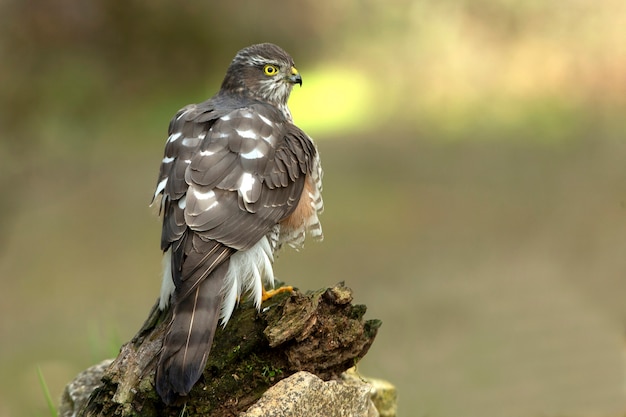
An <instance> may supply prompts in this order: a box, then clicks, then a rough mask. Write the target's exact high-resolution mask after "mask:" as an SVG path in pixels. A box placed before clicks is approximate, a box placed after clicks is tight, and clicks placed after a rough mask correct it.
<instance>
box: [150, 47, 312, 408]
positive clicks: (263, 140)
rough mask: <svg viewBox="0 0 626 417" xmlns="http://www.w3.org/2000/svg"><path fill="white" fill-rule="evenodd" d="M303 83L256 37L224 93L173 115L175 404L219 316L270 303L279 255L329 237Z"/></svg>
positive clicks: (277, 51)
mask: <svg viewBox="0 0 626 417" xmlns="http://www.w3.org/2000/svg"><path fill="white" fill-rule="evenodd" d="M295 84H299V85H302V78H301V76H300V74H299V73H298V71H297V70H296V67H295V66H294V62H293V59H292V58H291V56H289V54H288V53H287V52H285V51H284V50H283V49H281V48H280V47H278V46H276V45H273V44H269V43H264V44H258V45H252V46H249V47H247V48H244V49H242V50H241V51H239V52H238V53H237V54H236V55H235V57H234V59H233V60H232V62H231V64H230V66H229V67H228V69H227V71H226V75H225V77H224V81H223V82H222V85H221V88H220V90H219V92H218V93H217V94H215V95H214V96H213V97H211V98H210V99H208V100H207V101H204V102H202V103H199V104H191V105H188V106H186V107H184V108H182V109H181V110H180V111H179V112H178V113H177V114H176V115H175V116H174V118H173V119H172V120H171V122H170V125H169V132H168V133H169V137H168V139H167V142H166V145H165V154H164V157H163V160H162V161H161V167H160V173H159V178H158V181H157V186H156V191H155V193H154V200H153V203H154V204H159V207H160V213H161V214H162V216H163V228H162V234H161V249H162V250H163V252H164V261H163V263H164V272H163V283H162V287H161V296H160V301H159V307H160V308H161V309H162V310H164V309H166V308H171V309H172V314H171V321H170V322H169V325H168V328H167V333H166V336H165V339H164V342H163V348H162V350H161V352H160V356H159V359H158V364H157V371H156V389H157V392H158V393H159V395H160V397H161V398H162V400H163V401H164V402H165V403H166V404H172V403H174V402H175V401H176V400H177V399H178V398H179V397H181V396H185V395H187V394H188V393H189V391H191V388H192V387H193V386H194V384H195V383H196V382H197V381H198V379H199V378H200V376H201V375H202V372H203V370H204V366H205V365H206V360H207V356H208V354H209V351H210V349H211V343H212V341H213V336H214V334H215V330H216V328H217V325H218V321H219V320H220V319H221V323H222V324H223V325H226V323H227V322H228V319H229V318H230V316H231V313H232V312H233V309H234V308H235V306H236V305H237V303H238V301H239V299H240V297H241V296H242V295H245V294H248V295H249V297H250V298H251V299H252V301H253V302H254V304H255V305H256V307H257V308H259V307H260V305H261V302H262V300H264V299H266V298H269V296H271V295H272V291H267V292H266V291H265V287H264V285H265V284H269V285H270V286H272V287H273V282H274V274H273V270H272V263H273V261H274V254H275V253H276V251H277V250H279V249H280V248H281V246H283V245H289V246H293V247H299V246H301V245H302V243H303V241H304V239H305V236H307V235H309V236H311V237H313V238H317V239H321V238H322V228H321V225H320V222H319V219H318V215H319V214H320V213H321V212H322V210H323V202H322V196H321V190H322V182H321V181H322V169H321V165H320V159H319V154H318V151H317V148H316V146H315V144H314V143H313V142H312V140H311V138H310V137H309V136H308V135H307V134H306V133H304V132H303V131H302V130H301V129H299V128H298V127H296V126H295V125H294V123H293V120H292V117H291V113H290V112H289V108H288V107H287V100H288V99H289V95H290V93H291V90H292V88H293V86H294V85H295ZM159 200H160V201H159ZM287 289H288V290H290V288H287ZM273 291H277V290H273Z"/></svg>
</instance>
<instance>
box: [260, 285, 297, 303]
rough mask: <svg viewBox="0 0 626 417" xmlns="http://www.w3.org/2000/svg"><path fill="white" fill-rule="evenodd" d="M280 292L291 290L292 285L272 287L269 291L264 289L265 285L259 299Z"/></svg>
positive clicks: (263, 299) (268, 297)
mask: <svg viewBox="0 0 626 417" xmlns="http://www.w3.org/2000/svg"><path fill="white" fill-rule="evenodd" d="M282 292H293V287H292V286H291V285H286V286H283V287H280V288H274V289H272V290H269V291H266V290H265V287H263V292H262V293H261V301H267V300H269V299H270V298H272V297H273V296H275V295H277V294H280V293H282Z"/></svg>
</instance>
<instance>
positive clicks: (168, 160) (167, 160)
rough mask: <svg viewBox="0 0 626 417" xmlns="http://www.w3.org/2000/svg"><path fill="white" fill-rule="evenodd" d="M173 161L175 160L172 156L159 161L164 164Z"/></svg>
mask: <svg viewBox="0 0 626 417" xmlns="http://www.w3.org/2000/svg"><path fill="white" fill-rule="evenodd" d="M174 159H176V158H175V157H173V156H166V157H165V158H163V160H162V161H161V162H162V163H164V164H169V163H170V162H172V161H173V160H174Z"/></svg>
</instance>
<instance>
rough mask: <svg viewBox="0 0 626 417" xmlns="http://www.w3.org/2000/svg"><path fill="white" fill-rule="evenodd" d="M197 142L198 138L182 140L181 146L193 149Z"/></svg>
mask: <svg viewBox="0 0 626 417" xmlns="http://www.w3.org/2000/svg"><path fill="white" fill-rule="evenodd" d="M199 141H200V140H199V139H198V138H184V139H183V142H182V144H183V146H188V147H193V146H196V145H197V144H198V142H199Z"/></svg>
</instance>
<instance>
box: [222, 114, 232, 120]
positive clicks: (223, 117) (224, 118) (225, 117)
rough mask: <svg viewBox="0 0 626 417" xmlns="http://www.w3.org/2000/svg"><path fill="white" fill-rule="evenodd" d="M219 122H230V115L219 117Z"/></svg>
mask: <svg viewBox="0 0 626 417" xmlns="http://www.w3.org/2000/svg"><path fill="white" fill-rule="evenodd" d="M220 120H223V121H225V122H227V121H229V120H230V115H229V114H227V115H226V116H222V117H220Z"/></svg>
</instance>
